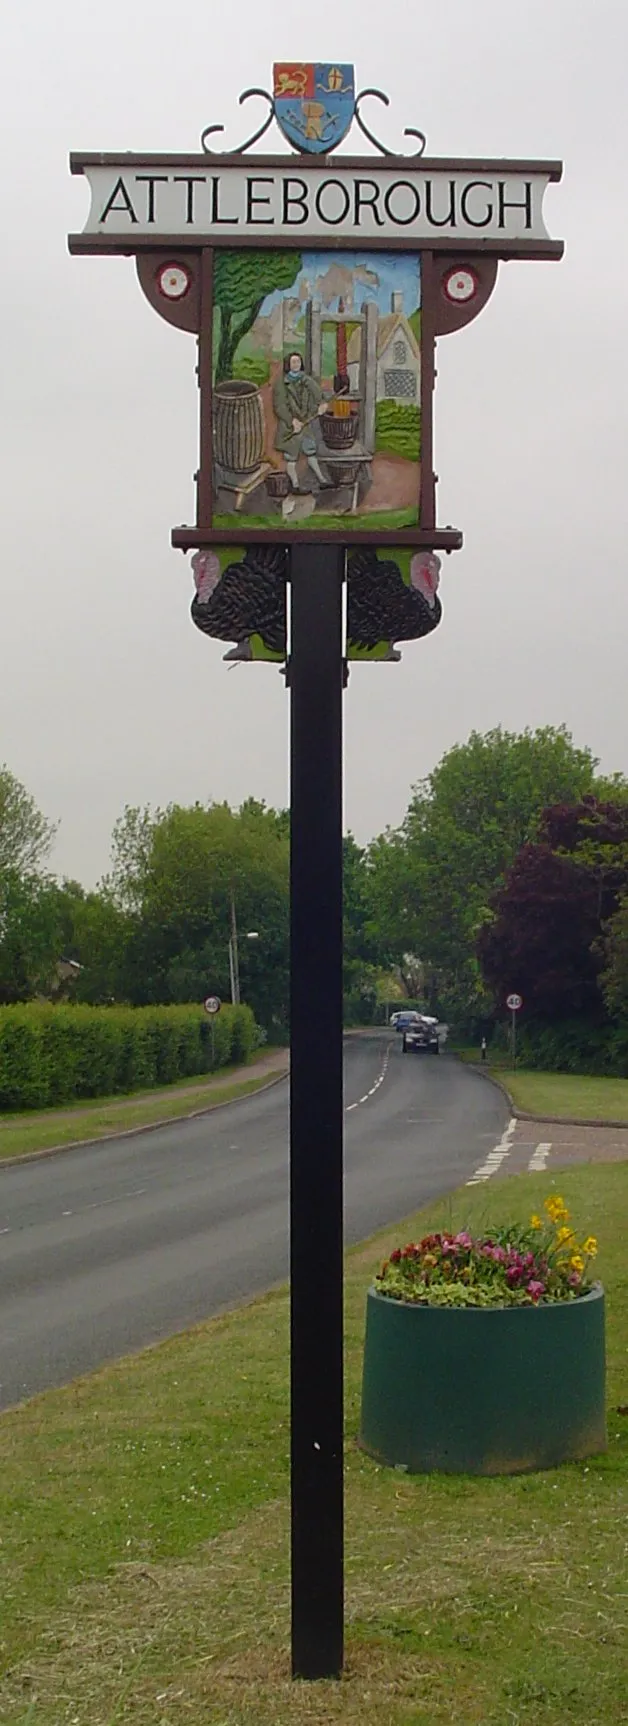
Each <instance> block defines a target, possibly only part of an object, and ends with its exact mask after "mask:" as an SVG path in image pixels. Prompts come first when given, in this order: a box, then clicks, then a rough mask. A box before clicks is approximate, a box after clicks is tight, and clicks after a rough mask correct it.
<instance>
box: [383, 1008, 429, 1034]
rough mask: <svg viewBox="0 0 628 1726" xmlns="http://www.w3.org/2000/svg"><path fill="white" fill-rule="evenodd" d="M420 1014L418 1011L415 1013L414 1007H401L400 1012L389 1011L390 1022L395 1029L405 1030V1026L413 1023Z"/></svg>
mask: <svg viewBox="0 0 628 1726" xmlns="http://www.w3.org/2000/svg"><path fill="white" fill-rule="evenodd" d="M420 1016H421V1015H420V1013H417V1012H416V1011H415V1010H414V1008H411V1007H408V1008H403V1010H402V1011H401V1012H400V1013H391V1017H390V1023H391V1025H394V1028H395V1030H396V1031H405V1029H406V1026H407V1025H414V1023H415V1021H416V1020H417V1019H419V1018H420Z"/></svg>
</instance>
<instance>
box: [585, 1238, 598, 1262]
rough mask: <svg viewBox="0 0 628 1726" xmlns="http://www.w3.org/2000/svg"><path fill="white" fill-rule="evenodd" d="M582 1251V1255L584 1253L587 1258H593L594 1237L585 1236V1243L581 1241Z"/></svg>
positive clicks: (595, 1244)
mask: <svg viewBox="0 0 628 1726" xmlns="http://www.w3.org/2000/svg"><path fill="white" fill-rule="evenodd" d="M582 1251H583V1253H586V1255H587V1258H590V1259H594V1258H595V1255H596V1252H597V1241H596V1238H595V1235H587V1238H586V1241H583V1243H582Z"/></svg>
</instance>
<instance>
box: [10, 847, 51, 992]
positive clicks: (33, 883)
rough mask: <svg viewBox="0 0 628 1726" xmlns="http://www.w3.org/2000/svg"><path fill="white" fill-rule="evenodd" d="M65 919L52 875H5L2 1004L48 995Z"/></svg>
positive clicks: (11, 872)
mask: <svg viewBox="0 0 628 1726" xmlns="http://www.w3.org/2000/svg"><path fill="white" fill-rule="evenodd" d="M62 934H63V931H62V918H61V914H60V908H59V896H58V889H57V886H56V883H55V882H54V881H53V880H52V879H51V877H50V876H44V875H36V874H31V875H24V874H20V873H19V871H18V870H17V869H3V871H2V874H1V875H0V1005H2V1006H7V1005H9V1004H11V1003H12V1002H14V1001H28V1000H30V999H31V998H32V996H33V995H36V994H48V993H49V992H50V990H51V988H52V986H53V984H54V981H55V966H56V962H57V960H58V959H59V958H60V956H61V948H62Z"/></svg>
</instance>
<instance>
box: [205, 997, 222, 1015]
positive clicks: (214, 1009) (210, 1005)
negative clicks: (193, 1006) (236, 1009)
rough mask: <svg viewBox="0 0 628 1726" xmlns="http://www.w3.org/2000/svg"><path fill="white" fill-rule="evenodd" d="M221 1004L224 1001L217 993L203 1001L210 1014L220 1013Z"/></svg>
mask: <svg viewBox="0 0 628 1726" xmlns="http://www.w3.org/2000/svg"><path fill="white" fill-rule="evenodd" d="M221 1005H222V1002H221V1001H219V999H218V996H217V995H208V996H207V1000H206V1001H203V1006H204V1008H205V1012H206V1013H209V1014H213V1013H219V1012H220V1008H221Z"/></svg>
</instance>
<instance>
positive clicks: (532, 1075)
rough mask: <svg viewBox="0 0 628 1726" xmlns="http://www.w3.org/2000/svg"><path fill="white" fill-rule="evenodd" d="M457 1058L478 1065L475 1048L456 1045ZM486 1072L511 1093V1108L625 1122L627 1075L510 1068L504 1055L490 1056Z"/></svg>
mask: <svg viewBox="0 0 628 1726" xmlns="http://www.w3.org/2000/svg"><path fill="white" fill-rule="evenodd" d="M453 1052H454V1053H455V1054H456V1055H458V1057H459V1059H460V1060H463V1061H473V1062H475V1063H476V1064H477V1065H480V1057H479V1050H478V1049H457V1048H455V1046H454V1050H453ZM486 1072H487V1073H488V1074H491V1073H492V1074H493V1075H494V1077H495V1078H496V1079H499V1080H500V1082H501V1084H502V1085H505V1086H506V1090H507V1091H508V1092H509V1093H510V1096H511V1097H512V1100H513V1103H514V1105H515V1108H517V1109H524V1110H525V1111H526V1112H527V1113H528V1114H531V1115H539V1116H541V1117H543V1116H547V1115H556V1116H557V1117H559V1118H561V1117H562V1118H564V1119H565V1120H574V1121H604V1122H611V1121H612V1122H619V1123H620V1124H621V1123H623V1122H625V1123H626V1126H628V1079H601V1078H600V1079H598V1078H591V1077H589V1076H588V1075H587V1074H579V1073H538V1072H530V1071H528V1069H527V1068H525V1067H517V1068H516V1070H515V1071H513V1068H512V1065H511V1062H510V1061H509V1059H508V1057H507V1056H506V1055H504V1056H500V1055H495V1056H491V1058H490V1060H489V1061H487V1063H486Z"/></svg>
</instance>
